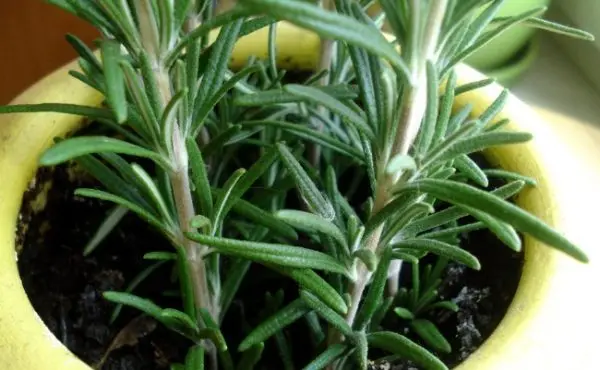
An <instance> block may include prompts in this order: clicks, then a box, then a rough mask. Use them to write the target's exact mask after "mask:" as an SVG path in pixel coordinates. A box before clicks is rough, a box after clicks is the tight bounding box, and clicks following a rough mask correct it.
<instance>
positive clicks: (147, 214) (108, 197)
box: [75, 189, 169, 233]
mask: <svg viewBox="0 0 600 370" xmlns="http://www.w3.org/2000/svg"><path fill="white" fill-rule="evenodd" d="M75 195H78V196H82V197H88V198H96V199H101V200H105V201H109V202H113V203H116V204H118V205H120V206H123V207H125V208H127V209H129V210H131V211H132V212H134V213H136V214H137V215H138V216H140V217H141V218H142V219H143V220H145V221H146V222H148V223H149V224H151V225H152V226H154V227H156V228H157V229H158V230H161V231H163V232H165V233H168V231H169V230H168V228H165V225H164V224H163V223H162V222H161V221H160V220H159V219H158V218H157V217H156V215H153V214H152V213H151V211H149V210H146V209H144V208H142V207H140V206H138V205H136V204H135V203H132V202H130V201H128V200H126V199H124V198H121V197H119V196H116V195H113V194H110V193H107V192H105V191H101V190H96V189H77V190H75Z"/></svg>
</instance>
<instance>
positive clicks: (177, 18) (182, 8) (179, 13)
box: [173, 0, 194, 370]
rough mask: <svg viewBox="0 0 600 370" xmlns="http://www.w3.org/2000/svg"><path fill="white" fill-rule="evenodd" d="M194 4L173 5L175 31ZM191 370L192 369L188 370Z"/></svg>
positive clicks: (186, 1)
mask: <svg viewBox="0 0 600 370" xmlns="http://www.w3.org/2000/svg"><path fill="white" fill-rule="evenodd" d="M193 3H194V1H192V0H175V1H174V4H173V13H174V15H173V20H174V25H175V31H179V29H180V28H181V27H182V26H183V24H184V22H185V20H186V18H187V16H188V14H189V12H190V10H191V5H192V4H193ZM186 370H190V369H186Z"/></svg>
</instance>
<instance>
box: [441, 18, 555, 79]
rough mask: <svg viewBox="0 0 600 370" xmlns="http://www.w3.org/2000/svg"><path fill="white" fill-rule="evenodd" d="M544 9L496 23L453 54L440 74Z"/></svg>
mask: <svg viewBox="0 0 600 370" xmlns="http://www.w3.org/2000/svg"><path fill="white" fill-rule="evenodd" d="M545 10H546V8H536V9H532V10H530V11H527V12H525V13H523V14H520V15H518V16H515V17H512V18H510V19H508V20H506V21H505V22H503V23H502V24H500V25H498V26H497V27H496V28H494V29H493V30H491V31H488V32H486V33H485V34H483V36H481V37H479V38H478V39H477V40H476V41H475V42H474V43H472V44H471V45H470V46H469V47H467V48H465V49H464V50H462V51H460V52H459V53H457V54H455V56H454V57H453V58H452V59H451V60H450V62H449V63H448V65H447V66H446V69H445V71H444V73H442V75H444V74H445V72H446V71H448V70H450V69H451V68H452V67H454V66H455V65H456V64H458V63H460V62H461V61H463V60H464V59H465V58H467V57H469V56H470V55H471V54H473V53H474V52H476V51H477V50H479V49H480V48H482V47H483V46H485V45H487V44H488V43H489V42H491V41H492V40H494V39H495V38H497V37H498V36H500V35H501V34H502V33H504V32H505V31H507V30H508V29H510V28H512V27H513V26H515V25H517V24H519V23H522V22H524V21H526V20H528V19H531V18H533V17H535V16H537V15H538V14H540V13H543V12H544V11H545Z"/></svg>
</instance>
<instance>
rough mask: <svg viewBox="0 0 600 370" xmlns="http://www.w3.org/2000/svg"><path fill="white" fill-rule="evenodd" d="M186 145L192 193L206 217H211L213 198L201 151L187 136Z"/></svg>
mask: <svg viewBox="0 0 600 370" xmlns="http://www.w3.org/2000/svg"><path fill="white" fill-rule="evenodd" d="M186 147H187V151H188V156H189V163H190V168H191V170H192V183H193V184H194V186H195V191H194V193H195V194H196V199H198V202H199V203H200V209H201V210H202V213H203V214H204V216H206V217H212V214H213V200H212V193H211V189H210V182H209V181H208V174H207V172H206V165H205V164H204V160H203V159H202V153H201V152H200V148H198V144H197V143H196V141H195V140H194V139H193V138H191V137H188V138H187V139H186Z"/></svg>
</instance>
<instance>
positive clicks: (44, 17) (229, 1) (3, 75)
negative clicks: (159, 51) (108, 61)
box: [0, 0, 234, 104]
mask: <svg viewBox="0 0 600 370" xmlns="http://www.w3.org/2000/svg"><path fill="white" fill-rule="evenodd" d="M233 2H234V0H220V3H221V4H219V10H221V11H222V10H224V9H227V8H229V7H231V6H232V5H233ZM67 33H72V34H75V35H76V36H78V37H79V38H81V39H82V40H84V41H85V42H86V43H87V44H91V42H92V41H93V40H94V39H95V38H96V37H97V33H96V31H95V30H94V29H92V28H91V27H90V26H89V25H87V24H86V23H85V22H83V21H81V20H79V19H77V18H76V17H74V16H71V15H69V14H67V13H66V12H64V11H63V10H61V9H58V8H55V7H54V6H52V5H49V4H46V2H45V1H44V0H0V50H1V51H0V82H1V85H0V104H7V103H8V102H10V100H12V99H13V98H14V97H15V96H16V95H18V94H19V93H20V92H21V91H23V90H24V89H26V88H27V87H28V86H30V85H31V84H33V83H34V82H35V81H37V80H38V79H39V78H40V77H42V76H44V75H46V74H47V73H49V72H51V71H52V70H54V69H55V68H58V67H59V66H61V65H63V64H64V63H66V62H68V61H70V60H71V59H73V58H74V57H75V56H76V54H75V52H74V51H73V50H72V49H71V46H70V45H69V44H68V43H67V42H66V41H65V37H64V36H65V35H66V34H67Z"/></svg>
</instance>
